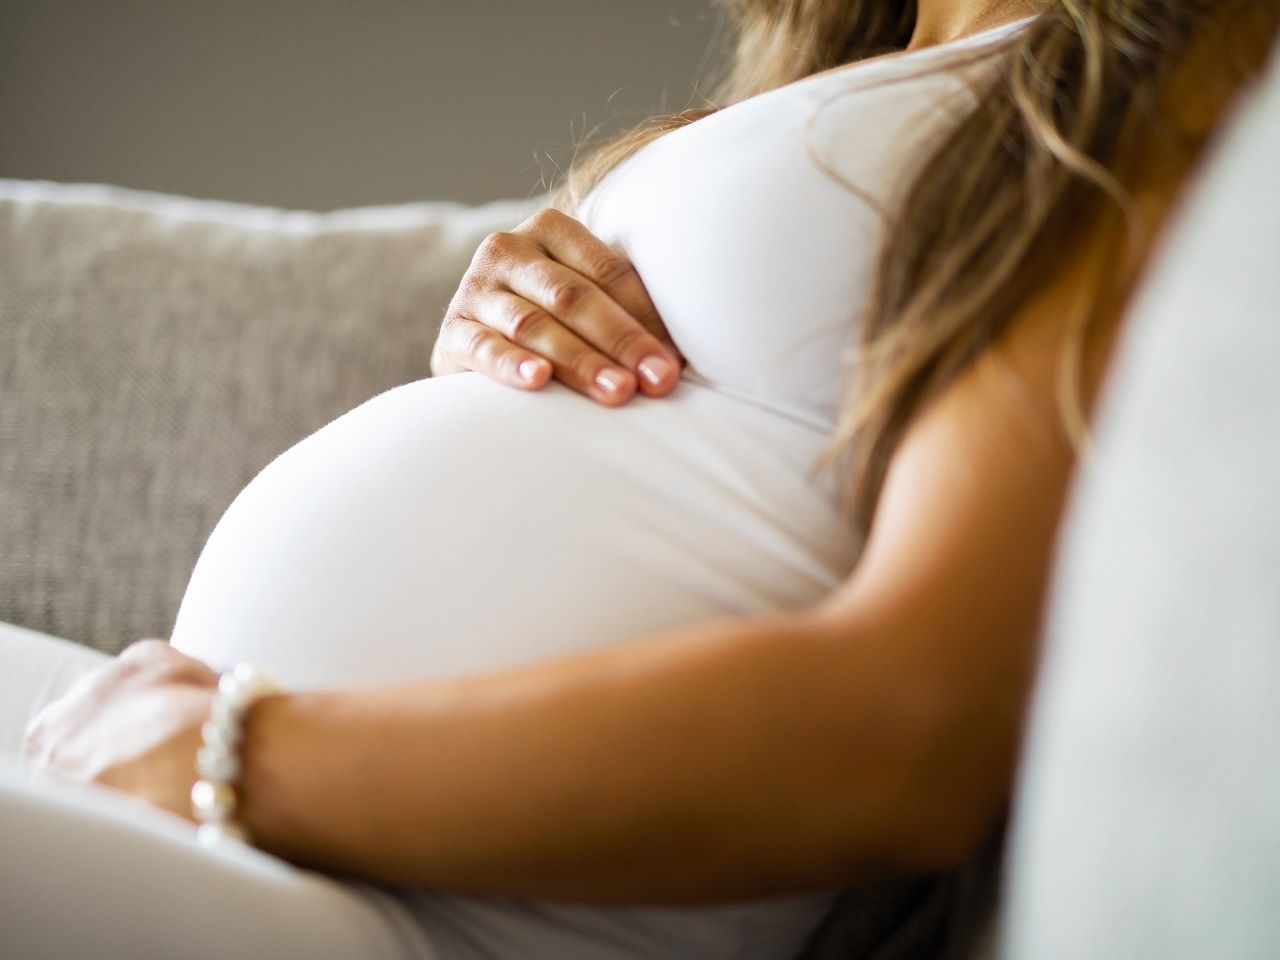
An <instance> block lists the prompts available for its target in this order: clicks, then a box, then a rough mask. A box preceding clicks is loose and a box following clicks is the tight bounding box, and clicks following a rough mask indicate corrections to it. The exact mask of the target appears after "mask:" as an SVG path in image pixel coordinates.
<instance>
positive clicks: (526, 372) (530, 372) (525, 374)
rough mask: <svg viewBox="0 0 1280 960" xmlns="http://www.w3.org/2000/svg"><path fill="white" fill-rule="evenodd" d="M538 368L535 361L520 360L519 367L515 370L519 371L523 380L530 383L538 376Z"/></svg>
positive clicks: (538, 365) (538, 364)
mask: <svg viewBox="0 0 1280 960" xmlns="http://www.w3.org/2000/svg"><path fill="white" fill-rule="evenodd" d="M540 366H541V364H540V363H538V361H537V360H521V361H520V366H519V367H517V368H516V369H518V370H519V371H520V376H521V377H522V378H523V379H525V380H527V381H530V382H532V381H533V378H534V377H536V376H537V375H538V368H539V367H540Z"/></svg>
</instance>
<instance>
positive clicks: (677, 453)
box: [173, 21, 1025, 960]
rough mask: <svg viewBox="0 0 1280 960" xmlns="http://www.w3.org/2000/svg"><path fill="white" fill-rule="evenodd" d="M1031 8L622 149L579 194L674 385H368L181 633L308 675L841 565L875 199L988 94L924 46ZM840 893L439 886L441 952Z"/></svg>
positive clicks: (708, 601)
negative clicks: (700, 902)
mask: <svg viewBox="0 0 1280 960" xmlns="http://www.w3.org/2000/svg"><path fill="white" fill-rule="evenodd" d="M1024 22H1025V21H1024ZM1016 27H1017V24H1011V25H1008V26H1005V27H1001V28H997V29H996V30H994V31H988V32H987V33H985V34H980V35H978V36H976V37H974V38H970V39H967V40H962V41H958V42H956V43H953V44H947V45H944V46H942V47H935V48H930V49H928V50H924V51H921V52H918V53H912V54H908V55H903V56H897V57H890V58H884V59H881V60H877V61H872V62H867V63H864V64H860V65H857V66H854V67H850V68H844V69H842V70H839V71H835V72H831V73H828V74H822V75H818V76H815V77H810V78H808V79H805V80H802V81H800V82H798V83H794V84H791V85H789V86H787V87H784V88H781V89H779V90H775V91H771V92H769V93H766V94H763V95H761V96H758V97H755V98H752V99H750V100H747V101H744V102H743V103H740V104H737V105H735V106H733V107H730V108H728V109H726V110H723V111H721V112H720V113H717V114H714V115H712V116H710V117H708V118H705V119H703V120H700V121H698V122H697V123H696V124H693V125H691V126H689V127H686V128H683V129H681V130H678V131H675V132H673V133H671V134H668V135H667V136H665V137H663V138H662V139H660V140H658V141H657V142H655V143H653V144H651V145H649V146H648V147H646V148H645V149H643V150H642V151H640V152H639V153H637V154H636V155H634V156H633V157H631V158H630V159H629V160H627V161H626V162H624V163H623V164H622V165H621V166H619V167H618V168H617V169H615V170H614V171H613V172H612V173H611V174H610V175H609V176H608V177H607V178H606V179H605V181H604V182H603V183H602V184H601V185H600V186H599V187H598V188H597V189H596V190H595V191H593V193H592V194H591V195H590V196H589V197H588V198H587V201H586V202H585V204H584V209H583V210H582V211H581V216H582V218H583V219H584V221H585V223H586V224H587V226H588V227H589V228H590V229H591V230H593V231H594V232H596V233H597V234H598V235H599V236H601V237H603V238H604V239H605V240H607V241H608V242H610V243H613V244H616V245H617V246H618V247H619V248H620V249H621V250H622V251H623V252H625V254H626V255H627V256H628V257H630V259H631V260H632V261H633V262H634V263H635V265H636V267H637V269H638V270H639V272H640V275H641V277H642V278H643V280H644V282H645V284H646V286H647V287H648V289H649V292H650V295H651V296H652V298H653V301H654V303H655V305H656V306H657V308H658V310H659V312H660V314H661V315H662V317H663V319H664V321H665V322H666V324H667V327H668V329H669V330H670V332H671V335H672V337H673V339H674V340H675V343H676V344H677V346H679V348H680V350H681V351H682V352H683V353H684V355H685V356H686V357H687V358H688V360H689V366H688V368H687V369H686V370H685V372H684V374H683V376H682V378H681V382H680V384H679V385H678V387H677V388H676V390H675V391H674V392H673V393H672V394H671V395H669V396H668V397H665V398H660V399H650V398H645V397H639V396H638V397H636V398H635V399H634V400H632V401H631V402H630V403H629V404H628V405H626V406H625V407H622V408H619V409H607V408H604V407H601V406H599V405H597V404H595V403H593V402H591V401H589V400H587V399H585V398H583V397H580V396H578V395H577V394H575V393H573V392H571V391H569V390H568V389H566V388H564V387H562V386H560V385H559V384H551V385H549V386H548V387H547V388H546V389H545V390H543V391H540V392H538V393H526V392H522V391H517V390H513V389H510V388H507V387H503V386H500V385H498V384H496V383H494V382H492V381H490V380H487V379H485V378H483V377H481V376H480V375H479V374H471V373H467V374H456V375H452V376H446V377H440V378H437V379H431V380H425V381H421V382H418V383H412V384H408V385H405V386H402V387H398V388H396V389H394V390H391V391H388V392H387V393H384V394H382V395H381V396H378V397H375V398H374V399H372V400H370V401H368V402H367V403H365V404H363V405H362V406H360V407H358V408H356V409H355V410H353V411H351V412H349V413H347V414H345V415H344V416H342V417H340V418H338V419H337V420H335V421H334V422H333V423H331V424H329V425H328V426H326V427H324V428H323V429H321V430H320V431H318V432H317V433H315V434H313V435H312V436H310V437H308V438H307V439H305V440H303V441H302V442H301V443H299V444H298V445H297V446H295V447H293V448H292V449H291V450H289V451H287V452H286V453H284V454H283V455H281V456H280V457H279V458H278V459H276V460H275V461H274V462H273V463H272V464H270V465H269V466H268V467H267V468H266V469H265V470H263V471H262V473H261V474H259V475H258V477H256V478H255V479H254V480H253V481H252V482H251V483H250V484H249V485H248V486H247V487H246V488H245V489H244V491H243V492H242V493H241V494H240V495H239V497H237V499H236V500H235V502H234V503H233V504H232V505H231V507H230V508H229V509H228V510H227V512H226V514H225V515H224V516H223V518H222V520H221V521H220V522H219V524H218V526H217V527H216V529H215V530H214V532H213V534H212V535H211V536H210V538H209V541H208V543H207V545H206V546H205V549H204V551H203V553H202V554H201V557H200V559H199V562H198V563H197V565H196V568H195V571H194V573H193V574H192V578H191V581H190V584H189V586H188V588H187V593H186V596H185V598H184V600H183V603H182V608H181V610H180V612H179V615H178V620H177V624H176V626H175V628H174V633H173V643H174V645H175V646H176V647H177V648H178V649H180V650H183V651H185V652H187V653H189V654H191V655H193V656H197V657H200V658H201V659H204V660H206V661H207V662H209V663H211V664H212V665H214V666H215V667H220V668H221V667H226V666H228V665H230V664H231V663H232V662H234V661H236V660H241V659H251V660H254V661H256V662H258V663H261V664H263V665H265V666H266V667H267V669H269V670H270V671H272V672H274V673H275V674H276V675H277V676H278V677H279V678H280V679H281V680H282V681H283V682H284V683H285V684H286V685H289V686H294V687H299V688H303V687H315V686H337V685H342V686H350V685H357V684H372V683H382V682H403V681H408V680H413V679H423V678H433V677H449V676H458V675H463V674H470V673H475V672H479V671H490V670H496V669H501V668H504V667H510V666H512V665H515V664H519V663H526V662H530V661H536V660H543V659H546V658H549V657H555V656H559V655H564V654H569V653H572V652H575V651H583V650H588V649H593V648H598V647H601V646H606V645H611V644H617V643H621V642H623V641H626V640H628V639H631V638H636V637H643V636H646V635H650V634H653V633H655V632H657V631H661V630H664V629H667V628H672V627H677V626H681V625H687V624H690V623H693V622H697V621H700V620H706V619H709V618H714V617H720V616H725V615H742V614H751V613H761V612H768V611H779V610H785V609H794V608H796V607H798V606H801V605H804V604H808V603H811V602H813V601H815V600H817V599H819V598H820V597H822V596H824V595H825V594H827V593H829V592H830V591H831V590H833V589H834V588H835V587H837V586H838V585H839V584H840V582H841V581H842V580H843V579H844V578H845V576H846V575H847V574H848V573H849V571H850V569H851V568H852V566H853V564H854V562H855V560H856V558H857V554H858V548H859V543H858V541H857V538H856V537H855V535H854V534H853V532H852V530H851V529H850V528H849V526H848V525H847V524H846V523H845V522H843V521H842V520H841V518H840V515H839V513H838V510H837V506H836V503H837V497H836V495H835V492H834V484H828V483H819V482H817V481H815V480H814V479H812V478H811V476H810V473H811V471H810V467H811V465H812V463H813V460H814V458H815V457H816V455H817V454H818V453H819V452H820V450H821V449H822V447H823V445H824V443H825V441H826V438H827V435H828V432H829V431H830V428H831V426H832V424H833V420H834V417H835V415H836V411H837V409H838V407H839V405H840V402H841V398H842V397H843V395H844V392H845V384H844V382H843V378H842V373H841V356H840V355H841V351H842V350H843V349H844V347H845V346H846V345H848V344H849V343H851V341H852V338H853V335H854V330H855V320H856V317H857V315H858V312H859V310H860V308H861V306H862V304H863V302H864V300H865V298H866V295H867V289H868V282H869V279H868V278H869V275H870V271H871V269H872V268H873V265H874V261H875V256H876V250H877V246H878V243H879V240H880V236H881V226H882V221H881V218H880V214H878V213H877V212H876V211H875V209H874V207H873V206H872V204H871V203H869V202H868V201H869V200H871V201H873V202H881V203H891V202H892V193H893V190H894V189H895V188H896V187H897V186H898V185H899V184H900V183H901V182H902V179H903V178H902V176H901V174H902V172H903V171H904V170H905V169H906V168H908V167H909V166H910V161H911V160H912V159H913V158H915V157H916V156H918V155H919V153H920V149H919V147H920V143H921V140H922V139H923V138H925V137H929V136H933V135H936V133H937V132H938V131H939V129H940V127H941V126H942V125H943V121H944V120H945V118H946V117H949V116H955V115H956V114H957V112H958V111H959V110H960V109H961V105H960V104H958V103H957V102H956V100H955V99H954V98H955V97H956V96H967V95H968V94H967V93H965V92H964V87H963V84H962V83H961V82H960V81H959V80H958V79H957V78H956V76H955V75H953V74H951V73H937V72H934V73H929V74H925V75H918V74H919V69H920V67H921V66H924V65H932V64H933V63H934V62H936V58H938V57H940V56H943V55H944V54H945V52H946V51H950V50H956V49H958V48H960V47H965V48H968V47H971V46H972V45H973V44H975V43H979V42H984V41H987V40H994V39H996V38H998V37H1002V36H1004V35H1006V34H1007V33H1008V32H1010V31H1011V30H1013V29H1016ZM903 78H908V79H903ZM881 81H894V82H885V83H882V82H881ZM806 125H809V132H808V143H809V146H808V147H806ZM810 151H812V155H811V153H810ZM815 158H817V159H820V160H821V161H822V162H823V163H825V164H827V165H829V166H831V167H833V168H834V169H836V170H837V171H838V172H839V174H840V175H841V176H842V177H843V178H844V179H845V180H848V181H850V182H852V183H853V184H854V185H855V186H857V187H858V188H859V191H860V192H854V191H851V190H849V189H848V188H847V187H846V186H843V185H842V184H840V183H838V182H836V181H835V180H833V179H832V177H830V176H828V175H827V174H826V173H824V172H822V170H820V169H819V168H818V166H816V165H815ZM620 762H624V761H623V760H622V758H620ZM519 788H520V785H519V784H518V783H513V784H512V790H511V796H512V802H513V803H518V802H519V799H518V798H519ZM827 903H828V899H827V898H825V897H806V898H800V899H798V900H789V901H768V902H761V903H753V904H749V905H740V906H739V905H734V906H727V907H718V908H715V909H697V910H621V909H585V908H577V907H551V906H548V905H545V904H538V905H534V904H525V903H518V902H516V903H513V902H493V901H472V900H468V899H466V898H454V897H440V896H433V897H426V896H421V897H417V899H416V909H417V910H418V913H419V915H420V916H421V917H422V919H423V924H424V927H425V928H426V929H427V932H428V933H429V935H430V936H431V937H432V938H433V940H434V941H435V942H437V943H438V945H439V952H440V957H441V958H443V960H454V958H459V957H467V958H470V957H495V958H499V957H500V958H506V957H512V958H514V957H519V958H521V960H538V958H542V957H547V958H556V960H561V958H566V957H591V958H593V960H594V958H619V960H621V958H636V957H657V956H662V957H681V958H698V957H713V956H714V957H735V958H737V957H742V958H771V957H785V956H791V955H793V954H794V953H795V952H797V950H798V947H799V945H800V944H801V943H802V942H803V940H804V939H805V937H806V936H807V935H808V933H809V932H810V931H811V930H812V928H813V927H814V925H815V924H816V923H817V921H818V919H819V917H820V916H821V914H822V913H823V911H824V910H825V909H826V906H827Z"/></svg>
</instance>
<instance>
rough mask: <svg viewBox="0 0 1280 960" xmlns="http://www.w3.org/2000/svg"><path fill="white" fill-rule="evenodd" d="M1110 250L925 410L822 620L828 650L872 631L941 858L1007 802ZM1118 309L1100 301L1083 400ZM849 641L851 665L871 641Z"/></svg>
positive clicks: (1054, 286) (963, 850) (1082, 253)
mask: <svg viewBox="0 0 1280 960" xmlns="http://www.w3.org/2000/svg"><path fill="white" fill-rule="evenodd" d="M1099 249H1100V248H1099V247H1097V246H1096V245H1093V244H1081V245H1080V248H1079V252H1078V254H1076V255H1074V256H1072V257H1071V258H1069V259H1066V260H1064V261H1062V263H1061V266H1060V268H1059V269H1058V270H1057V271H1056V273H1055V276H1054V277H1053V279H1052V280H1051V281H1050V282H1049V283H1048V284H1047V285H1046V286H1045V287H1043V288H1042V290H1041V291H1040V292H1039V293H1038V294H1037V295H1035V296H1034V297H1032V298H1031V300H1030V301H1029V302H1028V303H1027V304H1026V306H1025V307H1024V308H1023V309H1022V310H1021V311H1020V314H1019V316H1018V317H1017V318H1016V321H1015V323H1014V324H1013V325H1012V327H1011V328H1010V329H1011V332H1010V333H1009V334H1008V335H1007V336H1006V337H1005V338H1004V339H1003V340H1002V341H1000V342H998V343H997V344H996V345H994V346H993V348H992V349H991V350H990V351H989V352H988V354H987V355H986V356H984V357H983V358H982V359H980V360H979V361H978V362H977V363H975V364H974V366H973V367H972V368H971V369H970V370H969V371H968V372H966V373H965V374H963V375H962V376H961V378H960V379H959V380H958V381H956V382H955V383H954V384H953V385H952V386H951V387H949V388H948V389H947V390H946V392H945V393H944V394H943V395H942V396H941V397H939V398H938V399H937V400H936V401H935V402H933V403H932V404H931V405H930V406H928V407H927V408H926V409H925V410H924V411H922V413H921V414H920V415H919V416H918V418H917V420H916V422H915V423H914V425H913V426H912V427H911V428H910V430H909V431H908V433H907V435H906V436H905V437H904V439H903V441H902V443H901V445H900V447H899V449H898V451H897V452H896V453H895V455H894V458H893V461H892V463H891V465H890V469H889V472H888V475H887V477H886V480H885V485H884V488H883V491H882V494H881V497H880V502H879V506H878V509H877V513H876V516H875V520H874V524H873V527H872V530H871V535H870V539H869V541H868V543H867V547H866V550H865V552H864V554H863V557H862V560H861V561H860V563H859V565H858V567H857V569H856V570H855V571H854V572H853V574H852V575H851V576H850V578H849V579H848V581H847V582H846V583H845V584H844V585H843V586H842V588H841V589H840V590H838V591H837V592H836V593H835V594H833V595H832V596H831V597H829V598H828V600H827V601H826V603H825V604H824V605H823V607H822V608H821V611H820V620H821V621H822V622H823V623H825V625H826V627H827V629H828V631H829V635H830V636H831V638H832V640H833V642H835V643H836V644H841V643H844V642H845V638H852V637H874V638H875V639H876V646H877V647H879V648H880V652H879V654H878V656H881V657H884V658H885V659H886V661H887V662H886V663H885V664H884V666H885V667H886V668H885V669H883V670H882V671H881V675H882V676H885V677H889V678H893V679H892V680H891V681H890V682H891V683H892V684H893V685H894V686H895V691H894V696H895V697H896V698H897V700H898V701H899V703H900V710H899V714H898V718H899V720H900V722H901V724H902V725H903V726H904V727H905V728H906V729H905V733H903V735H902V740H903V742H905V743H908V744H912V745H913V749H912V750H911V751H910V753H911V756H909V757H907V758H906V762H907V763H909V764H910V765H911V766H912V769H909V770H908V771H907V773H906V775H907V776H908V778H909V779H910V780H912V781H913V782H914V783H915V784H916V787H915V789H913V790H912V791H911V795H912V796H916V797H919V798H920V800H921V804H922V806H921V809H920V810H919V811H917V814H916V817H915V819H916V821H917V822H918V823H919V824H920V827H919V829H920V831H921V834H922V835H925V834H927V835H928V836H930V837H931V838H932V841H931V842H932V843H933V847H932V849H931V850H930V851H929V853H928V854H926V856H928V857H930V858H934V857H937V855H938V848H937V842H938V837H939V836H942V837H944V838H945V837H949V838H951V842H952V843H954V850H955V855H956V856H961V857H962V856H964V855H966V854H967V852H969V851H970V850H972V848H973V846H974V844H975V843H978V842H980V841H981V840H982V838H983V837H984V836H985V835H986V833H987V831H989V830H990V829H991V827H992V825H993V823H994V822H995V820H996V819H997V818H998V817H999V815H1000V814H1001V812H1002V810H1003V808H1004V804H1005V802H1006V798H1007V796H1008V793H1009V788H1010V784H1011V780H1012V775H1013V766H1014V762H1015V759H1016V755H1017V748H1018V739H1019V733H1020V725H1021V717H1022V712H1023V709H1024V705H1025V701H1026V697H1027V694H1028V691H1029V689H1030V685H1031V679H1032V675H1033V670H1034V663H1035V652H1036V639H1037V633H1038V628H1039V622H1040V613H1041V608H1042V605H1043V601H1044V597H1045V592H1046V588H1047V583H1048V580H1049V571H1050V566H1051V561H1052V557H1053V547H1054V541H1055V537H1056V532H1057V528H1058V523H1059V518H1060V516H1061V514H1062V509H1063V505H1064V501H1065V499H1066V494H1067V489H1068V485H1069V481H1070V477H1071V473H1072V468H1073V464H1074V460H1075V454H1074V450H1073V446H1072V444H1071V442H1070V440H1069V439H1068V437H1067V434H1066V431H1065V430H1064V428H1063V426H1062V420H1061V417H1060V415H1059V399H1058V391H1059V373H1060V370H1061V364H1060V358H1061V356H1062V350H1063V347H1064V344H1065V343H1066V342H1067V341H1068V339H1069V337H1070V336H1071V335H1072V330H1073V326H1074V320H1075V318H1076V317H1078V316H1079V311H1080V310H1082V309H1086V308H1088V300H1089V297H1090V291H1093V290H1096V289H1097V284H1096V283H1095V282H1094V280H1095V277H1096V273H1095V267H1094V264H1095V262H1096V260H1097V259H1098V258H1097V257H1096V256H1095V254H1096V253H1097V251H1098V250H1099ZM1090 251H1093V253H1090ZM1121 300H1122V298H1121V297H1110V298H1107V297H1103V298H1102V300H1101V302H1100V303H1097V304H1095V312H1094V322H1093V323H1092V324H1091V325H1090V328H1089V331H1088V333H1087V334H1086V336H1085V339H1084V377H1083V383H1082V387H1083V389H1082V396H1083V397H1084V398H1085V400H1086V401H1087V400H1088V399H1089V398H1091V397H1092V396H1093V394H1094V393H1095V391H1096V388H1097V384H1098V382H1099V381H1100V379H1101V374H1102V371H1103V368H1104V366H1105V360H1106V357H1107V355H1108V354H1109V352H1110V345H1111V342H1112V339H1113V335H1114V332H1115V329H1116V325H1117V324H1116V318H1117V317H1118V316H1119V313H1120V309H1119V307H1120V301H1121ZM848 646H849V654H850V662H849V666H850V669H853V668H855V667H856V666H857V660H858V658H861V657H865V656H866V648H865V645H864V644H861V643H850V644H848ZM913 728H914V729H913ZM912 819H913V818H911V817H908V818H906V819H905V820H904V825H905V826H907V827H908V828H909V827H910V824H911V822H912ZM903 842H904V843H906V842H907V839H906V838H904V841H903ZM945 845H946V844H945V842H944V846H945ZM945 856H946V854H945V852H944V858H945Z"/></svg>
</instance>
